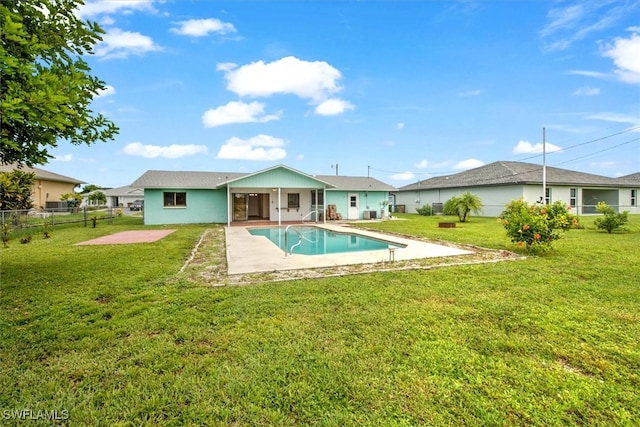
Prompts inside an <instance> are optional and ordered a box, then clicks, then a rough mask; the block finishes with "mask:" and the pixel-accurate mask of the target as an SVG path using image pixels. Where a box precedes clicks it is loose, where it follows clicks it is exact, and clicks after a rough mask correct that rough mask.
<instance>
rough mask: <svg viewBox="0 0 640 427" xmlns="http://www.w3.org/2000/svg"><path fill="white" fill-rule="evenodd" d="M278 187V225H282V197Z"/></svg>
mask: <svg viewBox="0 0 640 427" xmlns="http://www.w3.org/2000/svg"><path fill="white" fill-rule="evenodd" d="M280 190H282V189H281V188H280V187H278V226H280V225H282V198H281V197H280Z"/></svg>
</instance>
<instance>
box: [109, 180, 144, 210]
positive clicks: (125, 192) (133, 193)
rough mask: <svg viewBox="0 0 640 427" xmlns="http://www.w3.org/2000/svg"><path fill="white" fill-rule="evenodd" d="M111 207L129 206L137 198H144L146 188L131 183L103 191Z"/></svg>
mask: <svg viewBox="0 0 640 427" xmlns="http://www.w3.org/2000/svg"><path fill="white" fill-rule="evenodd" d="M102 192H103V193H104V195H105V196H107V206H109V207H110V208H127V207H129V206H130V205H131V203H133V202H134V201H136V200H144V189H142V188H135V187H131V186H129V185H126V186H124V187H118V188H111V189H109V190H103V191H102Z"/></svg>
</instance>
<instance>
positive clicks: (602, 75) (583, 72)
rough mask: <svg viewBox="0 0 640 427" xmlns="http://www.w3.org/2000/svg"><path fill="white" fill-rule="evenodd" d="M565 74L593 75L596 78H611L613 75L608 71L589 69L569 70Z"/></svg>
mask: <svg viewBox="0 0 640 427" xmlns="http://www.w3.org/2000/svg"><path fill="white" fill-rule="evenodd" d="M565 74H571V75H575V76H586V77H593V78H596V79H610V78H611V76H610V75H609V74H607V73H600V72H598V71H588V70H569V71H567V72H566V73H565Z"/></svg>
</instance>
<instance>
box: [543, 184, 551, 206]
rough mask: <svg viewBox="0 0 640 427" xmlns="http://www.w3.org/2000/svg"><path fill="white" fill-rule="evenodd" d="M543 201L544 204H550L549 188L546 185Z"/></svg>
mask: <svg viewBox="0 0 640 427" xmlns="http://www.w3.org/2000/svg"><path fill="white" fill-rule="evenodd" d="M544 203H545V204H546V205H550V204H551V189H550V188H549V187H547V188H546V191H545V195H544Z"/></svg>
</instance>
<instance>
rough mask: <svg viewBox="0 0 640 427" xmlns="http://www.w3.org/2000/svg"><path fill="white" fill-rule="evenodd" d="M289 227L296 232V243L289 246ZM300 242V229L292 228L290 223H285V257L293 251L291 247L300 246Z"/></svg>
mask: <svg viewBox="0 0 640 427" xmlns="http://www.w3.org/2000/svg"><path fill="white" fill-rule="evenodd" d="M289 229H292V230H293V231H295V232H296V233H298V243H296V244H294V245H293V246H291V248H289ZM301 243H302V233H300V231H298V230H296V229H295V228H293V226H292V225H287V228H285V229H284V256H285V257H287V256H289V255H291V254H292V253H293V248H295V247H297V246H300V244H301Z"/></svg>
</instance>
